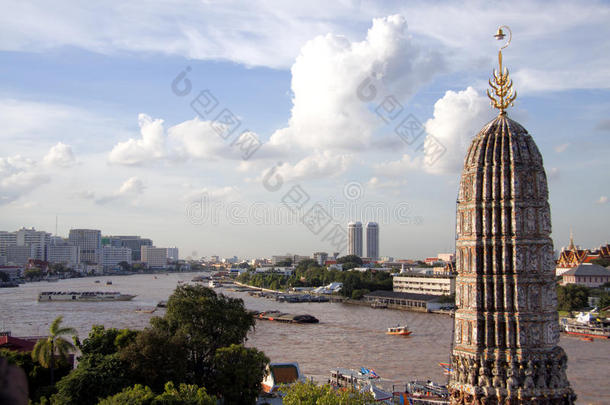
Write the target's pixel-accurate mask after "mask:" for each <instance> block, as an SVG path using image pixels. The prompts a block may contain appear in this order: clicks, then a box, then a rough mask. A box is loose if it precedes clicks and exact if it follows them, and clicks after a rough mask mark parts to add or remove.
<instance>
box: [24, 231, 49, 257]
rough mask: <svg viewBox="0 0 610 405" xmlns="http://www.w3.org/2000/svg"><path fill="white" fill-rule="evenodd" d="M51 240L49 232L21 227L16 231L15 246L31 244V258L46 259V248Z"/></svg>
mask: <svg viewBox="0 0 610 405" xmlns="http://www.w3.org/2000/svg"><path fill="white" fill-rule="evenodd" d="M50 241H51V234H50V233H48V232H44V231H37V230H35V229H34V228H31V229H27V228H21V229H20V230H18V231H17V232H16V242H17V246H31V248H32V253H31V254H32V257H31V258H32V259H36V260H45V261H46V260H47V248H48V246H49V243H50Z"/></svg>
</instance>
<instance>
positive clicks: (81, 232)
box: [68, 229, 102, 264]
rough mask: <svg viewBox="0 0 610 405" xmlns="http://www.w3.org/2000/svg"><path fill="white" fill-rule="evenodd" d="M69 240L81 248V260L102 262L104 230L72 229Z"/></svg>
mask: <svg viewBox="0 0 610 405" xmlns="http://www.w3.org/2000/svg"><path fill="white" fill-rule="evenodd" d="M68 241H69V242H70V244H72V245H74V246H78V248H79V250H80V260H81V262H83V263H87V264H100V263H101V250H102V232H101V231H100V230H98V229H70V234H69V236H68Z"/></svg>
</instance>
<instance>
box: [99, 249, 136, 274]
mask: <svg viewBox="0 0 610 405" xmlns="http://www.w3.org/2000/svg"><path fill="white" fill-rule="evenodd" d="M121 262H126V263H127V264H131V249H129V248H126V247H115V246H110V245H107V246H102V265H103V266H104V268H105V269H109V268H113V267H116V266H117V265H118V264H119V263H121Z"/></svg>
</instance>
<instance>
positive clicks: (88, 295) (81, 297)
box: [38, 291, 135, 302]
mask: <svg viewBox="0 0 610 405" xmlns="http://www.w3.org/2000/svg"><path fill="white" fill-rule="evenodd" d="M134 297H135V295H130V294H121V293H120V292H105V291H44V292H41V293H40V294H38V301H39V302H48V301H130V300H132V299H133V298H134Z"/></svg>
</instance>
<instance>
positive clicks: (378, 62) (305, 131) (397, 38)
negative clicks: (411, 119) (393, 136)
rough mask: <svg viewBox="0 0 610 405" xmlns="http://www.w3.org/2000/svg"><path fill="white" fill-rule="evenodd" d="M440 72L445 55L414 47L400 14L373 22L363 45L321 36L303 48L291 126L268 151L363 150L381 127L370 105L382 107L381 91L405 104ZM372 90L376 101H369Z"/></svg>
mask: <svg viewBox="0 0 610 405" xmlns="http://www.w3.org/2000/svg"><path fill="white" fill-rule="evenodd" d="M442 68H443V60H442V58H441V56H440V55H439V54H437V53H435V52H430V51H424V50H423V49H421V48H420V47H419V46H418V45H416V44H415V43H414V42H413V41H412V40H411V38H410V37H409V35H408V33H407V23H406V20H405V19H404V18H403V17H401V16H399V15H393V16H389V17H386V18H377V19H374V20H373V24H372V26H371V28H370V29H369V30H368V33H367V35H366V38H365V39H364V40H363V41H360V42H352V41H350V40H349V39H347V38H346V37H344V36H340V35H333V34H327V35H324V36H318V37H316V38H314V39H312V40H311V41H309V42H307V43H306V44H305V45H304V46H303V47H302V48H301V51H300V53H299V56H298V57H297V59H296V61H295V63H294V64H293V66H292V69H291V72H292V82H291V90H292V93H293V99H292V102H293V106H292V111H291V117H290V119H289V124H288V127H286V128H282V129H279V130H277V131H276V132H275V133H274V134H273V135H272V136H271V138H270V140H269V142H268V143H267V145H265V148H271V149H273V148H275V149H278V150H281V151H284V152H285V153H287V152H292V153H293V152H294V149H295V148H296V149H302V150H308V151H310V150H312V149H313V150H340V151H353V150H361V149H362V148H363V147H366V146H368V145H369V144H370V142H371V136H372V133H373V131H374V130H375V129H376V128H377V127H379V126H380V125H382V123H383V122H382V120H381V119H380V118H379V117H377V116H376V114H375V113H374V112H373V111H371V109H370V108H369V102H372V103H376V104H379V103H381V102H382V100H383V98H382V97H384V95H383V94H382V91H385V93H386V94H385V95H390V94H391V95H394V96H395V97H396V98H397V99H400V100H404V99H405V98H408V97H409V96H411V95H413V94H414V92H415V91H416V90H417V89H418V88H420V87H421V86H423V85H424V84H425V83H427V82H428V81H429V80H431V78H432V77H433V76H434V75H435V74H437V73H438V72H440V71H441V70H442ZM369 86H374V87H375V90H372V91H374V92H376V93H377V94H376V97H378V99H375V97H372V98H371V97H369V94H368V92H369V90H370V87H369ZM385 89H388V90H385ZM365 91H366V93H367V94H364V92H365Z"/></svg>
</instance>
